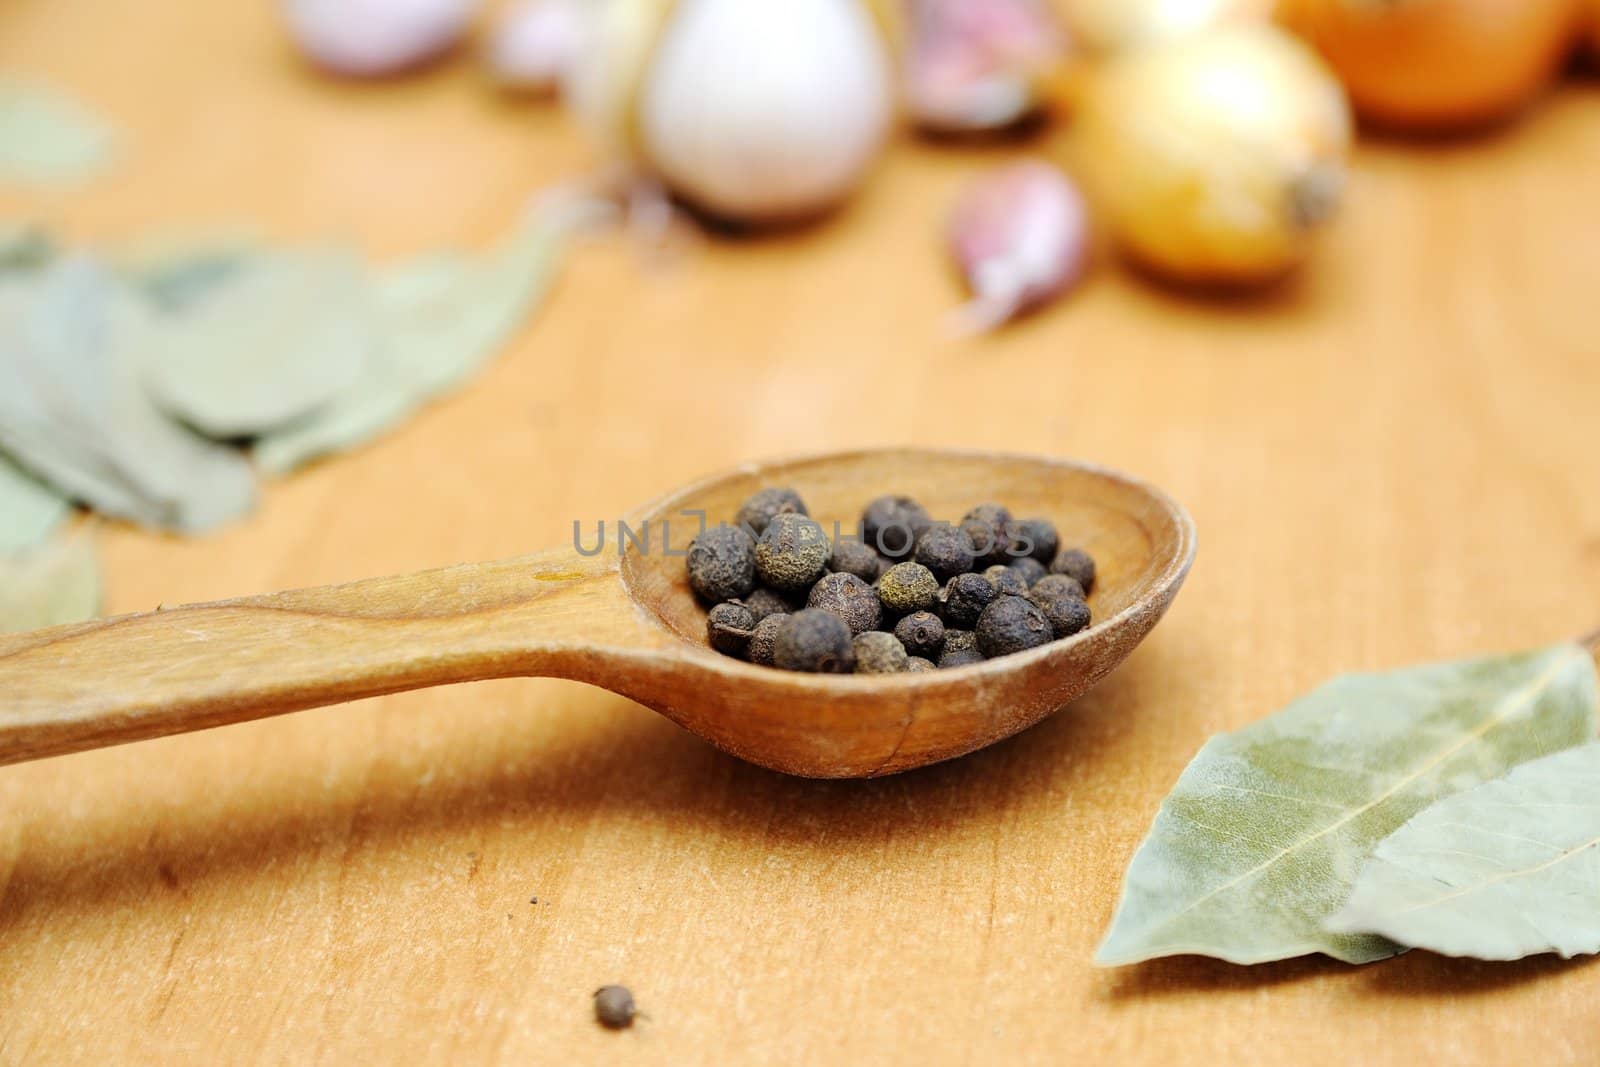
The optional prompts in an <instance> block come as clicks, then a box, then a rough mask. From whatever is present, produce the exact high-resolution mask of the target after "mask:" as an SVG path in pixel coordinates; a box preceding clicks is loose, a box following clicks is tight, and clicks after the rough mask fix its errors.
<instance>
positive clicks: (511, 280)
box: [255, 204, 588, 474]
mask: <svg viewBox="0 0 1600 1067" xmlns="http://www.w3.org/2000/svg"><path fill="white" fill-rule="evenodd" d="M586 210H588V208H587V207H586V206H585V205H581V204H580V205H576V206H572V205H563V206H562V207H560V208H559V209H547V210H545V211H541V212H536V213H534V214H533V215H532V216H531V217H530V218H529V220H528V221H527V222H525V223H524V225H523V226H522V227H521V229H520V230H519V231H518V233H516V234H515V235H514V236H513V237H512V238H511V239H510V240H509V241H508V242H506V244H505V245H504V246H503V247H501V248H500V249H498V250H497V251H495V252H493V253H491V254H490V255H489V256H487V257H485V258H482V259H479V258H474V257H470V256H464V255H457V254H451V253H441V254H435V255H430V256H424V257H422V258H419V259H416V260H411V261H408V262H405V263H401V264H398V265H395V266H392V267H388V268H386V269H384V270H382V271H381V272H379V274H378V275H377V277H376V278H375V279H374V280H373V282H372V295H371V300H372V308H373V314H374V315H375V317H376V322H377V329H378V343H377V347H376V349H375V350H374V352H373V353H372V356H371V358H370V359H369V360H368V361H367V362H366V364H365V366H364V367H363V370H362V374H361V376H360V378H359V379H358V380H357V381H356V383H355V384H354V385H353V386H352V387H351V388H350V389H348V390H346V391H345V392H344V393H343V394H342V395H341V396H339V397H338V398H337V399H335V400H334V401H333V402H332V403H331V404H329V405H328V406H327V407H326V408H324V409H323V410H322V411H319V412H318V413H317V414H316V415H314V416H313V417H311V418H308V419H306V420H304V421H303V422H300V423H297V424H295V425H292V426H289V427H287V428H285V429H283V430H281V431H278V432H275V433H270V434H267V435H265V436H264V437H263V438H262V439H261V440H260V441H258V442H257V443H256V448H255V457H256V462H257V464H258V465H259V466H260V467H261V468H262V469H263V470H266V471H271V472H273V473H280V474H281V473H287V472H288V471H291V470H294V469H295V468H297V467H300V466H302V465H303V464H305V463H308V462H310V461H311V460H314V459H317V458H319V457H321V456H324V455H328V454H330V453H333V452H340V451H345V450H348V449H351V448H356V447H359V446H360V445H363V444H366V443H367V442H369V441H371V440H373V439H375V438H377V437H379V436H380V435H382V434H383V433H384V432H385V431H387V430H388V429H389V428H391V427H392V426H394V425H395V424H396V423H398V422H399V421H401V420H402V419H404V418H405V417H406V416H407V415H409V414H411V412H413V411H414V410H416V409H417V408H418V407H420V406H421V405H423V404H424V403H426V402H427V401H428V400H430V399H432V398H434V397H437V396H439V395H441V394H443V393H445V392H447V391H449V390H450V389H453V388H455V387H456V386H457V385H459V384H460V383H461V382H462V381H464V380H465V379H467V378H468V377H469V376H471V375H472V374H473V373H475V372H476V371H478V370H479V369H480V368H481V367H482V366H483V364H484V363H486V362H487V361H488V360H489V359H491V358H492V357H493V356H494V355H495V354H496V353H497V352H498V351H499V350H500V348H502V347H503V346H504V345H505V344H506V343H507V342H508V341H509V340H510V339H511V337H512V336H513V335H514V334H515V333H516V331H517V329H518V328H519V327H520V326H521V325H522V323H523V322H524V321H525V320H526V319H527V317H528V316H529V314H531V313H532V311H533V310H534V308H535V307H536V306H537V304H538V302H539V299H540V297H541V296H542V295H543V293H544V290H545V287H546V286H547V284H548V282H549V281H550V278H551V276H552V275H553V273H554V270H555V267H556V265H557V263H558V262H559V258H560V255H561V252H562V251H563V249H564V248H565V245H566V241H567V238H568V235H569V234H570V232H571V231H572V229H573V228H574V227H575V226H578V225H581V224H582V222H583V221H584V219H585V211H586Z"/></svg>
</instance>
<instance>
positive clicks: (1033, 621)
mask: <svg viewBox="0 0 1600 1067" xmlns="http://www.w3.org/2000/svg"><path fill="white" fill-rule="evenodd" d="M977 634H978V651H980V652H982V653H983V654H984V655H985V656H986V657H988V658H989V659H994V658H995V657H997V656H1009V655H1011V654H1012V653H1013V652H1025V651H1027V650H1028V649H1030V648H1037V647H1039V646H1040V645H1043V644H1048V643H1049V642H1050V641H1051V640H1053V639H1054V636H1055V635H1054V632H1053V631H1052V630H1051V628H1050V620H1048V619H1046V618H1045V617H1044V612H1042V611H1040V610H1039V609H1038V608H1037V607H1036V606H1035V605H1034V604H1033V603H1031V602H1030V601H1028V600H1025V599H1023V598H1022V597H1020V596H1003V597H1001V598H1000V599H998V600H996V601H995V602H994V603H993V604H990V605H989V606H988V607H986V608H984V609H983V614H982V615H981V616H979V618H978V629H977Z"/></svg>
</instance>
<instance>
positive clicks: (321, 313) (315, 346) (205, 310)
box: [141, 250, 374, 440]
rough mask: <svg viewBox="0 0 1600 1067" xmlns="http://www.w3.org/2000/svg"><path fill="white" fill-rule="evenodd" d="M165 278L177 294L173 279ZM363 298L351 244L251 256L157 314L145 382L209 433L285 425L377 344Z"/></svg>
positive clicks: (346, 384) (327, 395) (251, 433)
mask: <svg viewBox="0 0 1600 1067" xmlns="http://www.w3.org/2000/svg"><path fill="white" fill-rule="evenodd" d="M184 280H185V281H186V282H187V283H188V284H190V285H192V284H194V281H193V280H192V279H190V278H185V279H184ZM165 282H166V287H167V290H168V296H169V299H170V298H171V294H170V290H171V289H172V287H173V284H174V279H173V278H172V277H168V278H166V279H165ZM365 302H366V292H365V289H364V284H363V276H362V270H361V264H360V262H359V261H358V260H357V258H356V257H355V256H354V255H352V254H350V253H348V252H338V251H332V250H328V251H307V252H275V253H263V254H260V255H257V256H254V257H251V258H250V259H249V260H248V261H246V262H245V263H243V264H240V265H237V266H236V267H235V269H233V270H231V271H229V272H228V273H227V274H226V275H224V276H223V277H221V278H218V279H216V280H214V281H212V282H211V284H210V285H209V287H208V291H205V292H203V293H202V295H200V296H199V297H198V298H196V299H194V300H193V301H192V302H188V303H187V306H185V307H183V308H182V310H181V311H180V312H179V313H176V314H168V315H162V316H159V317H158V319H157V329H155V330H152V331H150V332H149V333H148V334H147V337H148V339H149V340H150V342H151V343H150V345H149V346H148V348H147V350H146V351H145V352H144V353H143V355H142V357H141V362H142V364H143V366H144V368H145V379H144V380H145V384H146V386H147V387H148V388H149V390H150V394H151V396H152V397H154V399H155V401H156V403H157V404H158V405H159V406H160V407H161V409H162V410H164V411H166V412H167V413H168V414H169V415H171V416H173V417H174V418H177V419H179V420H181V421H182V422H184V423H185V424H187V425H189V426H192V427H194V428H195V429H197V430H199V431H200V432H201V433H203V434H205V435H206V436H208V437H212V438H216V439H218V440H231V439H234V438H242V437H255V436H257V435H259V434H262V433H266V432H268V431H270V430H274V429H277V428H279V427H281V426H285V425H287V424H289V423H292V422H295V421H297V420H299V419H302V418H305V417H306V416H308V415H310V414H312V413H313V412H315V411H316V410H317V409H319V408H321V407H323V406H324V405H326V404H328V403H329V402H330V401H332V400H333V398H334V397H336V396H338V395H340V394H341V393H343V392H344V391H345V390H347V389H348V388H350V386H351V385H352V384H353V383H354V382H355V381H356V379H357V377H358V376H359V375H360V373H361V368H362V365H363V364H364V363H365V362H366V360H367V358H368V356H369V354H370V352H371V350H372V347H373V344H374V335H373V331H372V329H371V326H370V324H369V319H368V316H367V312H366V307H365Z"/></svg>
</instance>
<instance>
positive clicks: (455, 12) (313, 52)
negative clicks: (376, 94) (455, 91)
mask: <svg viewBox="0 0 1600 1067" xmlns="http://www.w3.org/2000/svg"><path fill="white" fill-rule="evenodd" d="M477 6H478V3H477V0H283V14H284V19H285V21H286V22H287V23H288V26H289V32H290V33H291V34H292V35H293V37H294V39H295V41H296V43H297V44H299V46H300V48H301V50H303V51H304V52H305V53H306V54H307V55H308V56H310V57H311V58H312V59H313V60H315V61H316V62H317V63H319V64H321V65H322V66H324V67H327V68H328V69H329V70H332V71H335V72H337V73H339V74H348V75H352V76H356V77H379V76H382V75H386V74H395V73H398V72H400V71H403V70H408V69H410V68H412V67H416V66H419V65H421V64H423V63H425V62H427V61H428V60H430V59H433V58H435V57H436V56H439V55H442V54H443V53H444V52H447V51H449V50H450V48H451V47H453V46H454V45H455V44H456V43H457V42H459V41H460V40H461V36H462V34H463V33H465V32H466V28H467V24H468V23H469V22H470V21H471V19H472V15H473V13H474V12H475V11H476V9H477Z"/></svg>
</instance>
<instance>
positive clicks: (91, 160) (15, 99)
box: [0, 82, 113, 185]
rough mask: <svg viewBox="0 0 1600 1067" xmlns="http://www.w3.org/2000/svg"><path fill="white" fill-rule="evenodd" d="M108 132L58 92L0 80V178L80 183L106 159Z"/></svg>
mask: <svg viewBox="0 0 1600 1067" xmlns="http://www.w3.org/2000/svg"><path fill="white" fill-rule="evenodd" d="M112 144H113V137H112V135H111V132H110V130H109V128H108V127H107V126H106V125H105V124H104V123H103V122H101V121H100V120H99V119H97V118H95V117H94V116H93V115H91V114H89V112H88V111H87V110H85V109H84V108H83V106H82V105H80V104H78V103H77V102H76V101H73V100H70V99H68V98H67V97H65V96H62V95H61V94H59V93H55V92H52V91H50V90H47V89H44V88H41V87H38V86H31V85H20V84H17V83H15V82H0V178H3V179H8V180H12V181H25V182H31V183H36V184H54V185H61V184H71V183H74V182H78V181H82V180H83V179H85V178H87V177H89V176H90V175H92V174H94V173H95V172H96V171H98V170H99V169H100V168H101V167H103V166H104V165H105V164H106V162H107V161H108V160H109V159H110V156H111V150H112Z"/></svg>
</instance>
